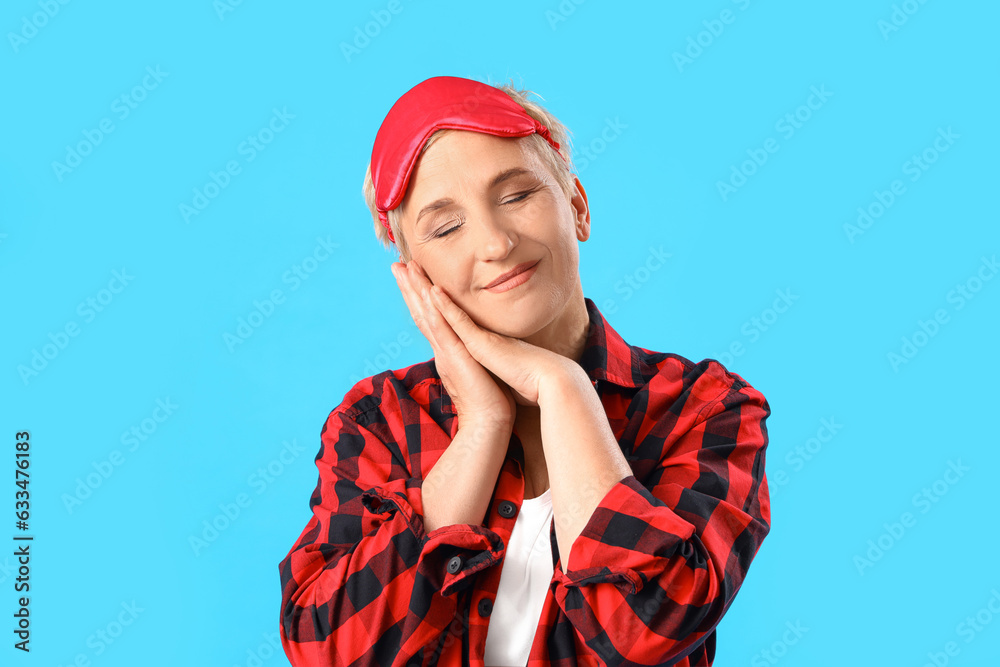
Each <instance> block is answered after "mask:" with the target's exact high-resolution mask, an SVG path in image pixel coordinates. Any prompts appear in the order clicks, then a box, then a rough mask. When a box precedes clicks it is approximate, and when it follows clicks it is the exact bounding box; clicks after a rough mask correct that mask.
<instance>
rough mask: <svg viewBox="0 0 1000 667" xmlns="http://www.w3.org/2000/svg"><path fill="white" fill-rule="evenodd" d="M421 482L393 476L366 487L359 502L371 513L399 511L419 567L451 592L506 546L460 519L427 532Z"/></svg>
mask: <svg viewBox="0 0 1000 667" xmlns="http://www.w3.org/2000/svg"><path fill="white" fill-rule="evenodd" d="M422 483H423V480H421V479H418V478H415V477H411V478H409V479H398V480H392V481H389V482H386V483H385V484H381V485H379V486H377V487H373V488H371V489H369V490H367V491H365V492H364V493H363V494H362V496H361V502H362V504H363V505H364V506H365V508H366V509H367V510H368V511H370V512H372V513H374V514H388V515H389V516H390V517H391V516H392V515H393V514H395V513H397V512H398V513H399V515H400V516H401V517H402V518H403V520H404V521H405V522H406V524H407V526H409V528H410V530H411V531H412V532H413V534H414V536H415V537H416V539H417V542H418V544H419V545H420V553H419V554H417V560H419V561H422V562H421V563H420V566H419V568H418V569H420V570H421V571H422V572H425V573H427V574H429V575H430V578H431V579H432V580H433V581H439V582H440V587H441V594H442V595H451V594H452V593H455V592H456V591H459V590H462V589H463V588H465V587H466V586H468V585H469V584H470V583H472V581H473V578H474V576H475V574H476V573H477V572H480V571H481V570H484V569H486V568H488V567H490V566H492V565H494V564H496V563H498V562H500V560H501V559H502V558H503V554H504V549H505V548H506V546H505V545H504V543H503V540H502V539H501V538H500V536H499V535H497V534H496V533H495V532H494V531H492V530H490V529H489V528H487V527H486V526H481V525H473V524H464V523H459V524H452V525H448V526H440V527H438V528H435V529H434V530H432V531H430V532H429V533H428V532H426V530H425V529H424V518H423V515H422V513H421V512H420V510H422V509H423V504H422V501H421V497H422V496H421V485H422Z"/></svg>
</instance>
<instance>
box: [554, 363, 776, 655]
mask: <svg viewBox="0 0 1000 667" xmlns="http://www.w3.org/2000/svg"><path fill="white" fill-rule="evenodd" d="M704 363H705V362H703V364H704ZM703 364H699V365H698V366H696V367H695V368H704V372H703V373H702V374H701V376H699V377H698V378H697V379H695V381H694V382H693V383H692V384H691V385H690V386H689V387H688V389H687V390H686V391H685V392H684V394H683V395H681V396H680V397H679V398H678V399H677V400H676V401H673V402H670V403H668V402H664V404H663V405H659V406H655V407H654V406H652V404H653V402H654V399H652V398H651V399H650V404H651V409H654V410H655V411H656V412H655V413H648V414H647V421H649V422H651V425H649V426H646V425H645V424H644V426H643V430H644V431H645V433H644V434H643V433H640V434H639V437H637V438H636V443H635V450H634V451H641V450H644V449H647V448H651V447H653V446H654V445H656V446H659V445H660V443H662V456H661V458H660V460H659V462H658V464H657V465H655V466H652V469H651V470H648V471H647V470H646V469H645V468H644V470H643V474H642V478H643V479H644V480H645V483H646V486H644V485H643V484H641V483H640V482H639V481H638V480H637V478H636V476H635V475H634V474H633V475H630V476H629V477H626V478H625V479H623V480H621V481H620V482H618V483H617V484H616V485H615V486H613V487H612V488H611V489H610V490H609V491H608V492H607V494H606V495H605V496H604V497H603V499H602V500H601V501H600V503H599V504H598V506H597V508H596V509H595V511H594V513H593V514H592V515H591V517H590V519H589V521H588V523H587V525H586V526H585V527H584V529H583V531H582V533H581V534H580V536H579V537H577V539H576V540H574V542H573V545H572V546H571V548H570V553H569V554H568V557H567V558H566V560H565V561H562V560H560V567H557V568H556V572H555V579H556V590H555V595H556V600H557V602H558V604H559V605H560V607H561V608H562V609H563V610H564V611H565V613H566V615H567V617H568V618H569V619H570V622H571V623H572V625H573V627H574V628H575V630H576V631H577V633H579V635H580V637H581V639H582V640H583V641H584V642H585V643H586V645H587V646H588V647H589V648H590V649H591V650H593V652H594V655H595V656H596V657H597V658H598V659H599V660H600V664H602V665H663V664H674V662H676V661H678V660H680V659H682V658H683V657H685V656H686V655H688V654H689V653H691V652H692V651H693V650H694V649H696V648H697V647H698V646H699V645H701V644H702V643H703V642H705V641H706V640H707V639H708V638H709V635H710V633H712V632H713V630H714V629H715V626H716V625H717V624H718V623H719V621H720V620H721V619H722V616H723V614H724V613H725V612H726V610H727V609H728V608H729V606H730V605H731V604H732V602H733V599H734V597H735V596H736V592H737V591H738V590H739V588H740V586H741V585H742V583H743V580H744V577H745V576H746V574H747V570H748V569H749V567H750V562H751V560H753V558H754V556H755V555H756V553H757V551H758V549H759V548H760V545H761V542H762V541H763V539H764V537H765V536H766V535H767V533H768V531H769V530H770V521H771V515H770V500H769V496H768V490H767V480H766V477H765V475H764V463H765V449H766V446H767V428H766V426H765V419H766V418H767V417H768V416H769V415H770V406H769V405H768V404H767V401H766V400H765V399H764V396H763V395H762V394H761V393H760V392H758V391H757V390H755V389H754V388H753V387H751V386H750V385H748V384H747V383H746V382H745V381H743V379H742V378H740V377H739V376H735V375H733V374H730V373H728V372H727V371H726V370H725V369H724V368H723V367H722V366H721V364H718V362H715V361H711V362H710V363H709V364H708V366H707V367H706V366H703ZM651 395H652V393H651ZM678 406H683V409H680V410H679V409H678ZM630 464H632V467H633V472H635V470H636V469H637V466H636V464H635V463H633V461H632V459H631V458H630ZM647 486H648V487H649V488H647ZM563 563H565V566H566V569H565V571H564V570H563V568H562V567H561V566H562V564H563Z"/></svg>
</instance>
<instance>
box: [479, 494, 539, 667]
mask: <svg viewBox="0 0 1000 667" xmlns="http://www.w3.org/2000/svg"><path fill="white" fill-rule="evenodd" d="M551 491H552V487H549V488H548V489H546V490H545V493H543V494H542V495H540V496H537V497H535V498H525V499H524V500H523V501H522V503H521V509H520V511H519V512H518V514H517V520H516V521H515V522H514V529H513V531H511V535H510V541H509V543H508V544H507V551H506V553H505V554H504V559H503V566H502V569H501V571H500V585H499V587H498V588H497V597H496V601H495V602H494V603H493V611H492V613H491V614H490V624H489V628H488V629H487V631H486V655H485V662H486V667H524V666H525V665H526V664H527V663H528V653H529V652H530V651H531V642H532V640H533V639H534V637H535V629H536V628H537V626H538V619H539V618H541V615H542V605H543V604H544V603H545V595H546V593H548V590H549V582H550V581H551V580H552V573H553V567H552V544H551V543H550V542H549V530H550V527H551V525H552V493H551Z"/></svg>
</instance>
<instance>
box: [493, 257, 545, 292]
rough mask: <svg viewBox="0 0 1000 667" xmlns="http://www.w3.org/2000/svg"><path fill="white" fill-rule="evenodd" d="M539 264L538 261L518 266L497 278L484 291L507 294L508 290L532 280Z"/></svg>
mask: <svg viewBox="0 0 1000 667" xmlns="http://www.w3.org/2000/svg"><path fill="white" fill-rule="evenodd" d="M537 264H538V261H534V262H524V263H523V264H518V265H517V266H515V267H514V268H513V269H511V270H510V271H508V272H507V273H504V274H502V275H501V276H499V277H497V279H496V280H494V281H493V282H491V283H490V284H489V285H487V286H486V287H484V288H483V289H484V290H486V291H487V292H506V291H507V290H510V289H514V288H515V287H517V286H518V285H522V284H524V283H526V282H528V279H529V278H531V276H532V274H533V273H534V272H535V266H537Z"/></svg>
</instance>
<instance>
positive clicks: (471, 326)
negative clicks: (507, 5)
mask: <svg viewBox="0 0 1000 667" xmlns="http://www.w3.org/2000/svg"><path fill="white" fill-rule="evenodd" d="M430 292H431V302H432V303H433V305H434V306H435V307H436V308H437V309H438V311H439V312H440V313H441V314H442V315H443V316H444V318H445V319H446V320H447V321H448V324H450V325H451V328H452V329H453V330H454V331H455V333H456V334H457V335H458V337H459V338H461V339H462V342H464V343H465V347H466V348H467V349H468V350H469V354H471V355H472V356H473V358H474V359H475V360H476V361H478V362H479V363H480V364H482V365H483V366H484V367H485V368H487V369H489V370H490V371H492V372H493V373H494V374H495V375H496V376H497V377H498V378H500V379H501V380H503V381H504V382H505V383H507V386H508V387H510V388H511V389H512V390H513V392H514V397H515V399H517V398H518V397H520V399H521V400H519V401H518V402H519V403H520V402H521V401H523V402H524V404H525V405H530V406H537V405H538V396H539V393H540V386H541V383H542V381H543V380H546V381H548V380H551V379H552V378H554V377H556V376H558V375H560V374H567V375H568V374H570V373H572V372H574V370H580V371H582V370H583V369H582V368H581V367H580V366H579V365H578V364H577V363H576V362H574V361H573V360H571V359H570V358H569V357H564V356H562V355H561V354H557V353H555V352H552V351H551V350H547V349H545V348H543V347H539V346H537V345H532V344H531V343H526V342H524V341H523V340H520V339H518V338H512V337H511V336H505V335H503V334H499V333H497V332H495V331H490V330H489V329H484V328H482V327H481V326H479V325H478V324H476V323H475V322H474V321H473V320H472V318H471V317H469V314H468V313H466V312H465V311H464V310H462V308H461V307H460V306H459V305H458V304H456V303H455V302H454V301H452V300H451V297H449V296H448V294H447V293H446V292H445V291H444V290H442V289H441V287H440V286H438V285H434V286H432V287H431V290H430ZM574 366H575V367H576V369H574V368H573V367H574Z"/></svg>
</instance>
